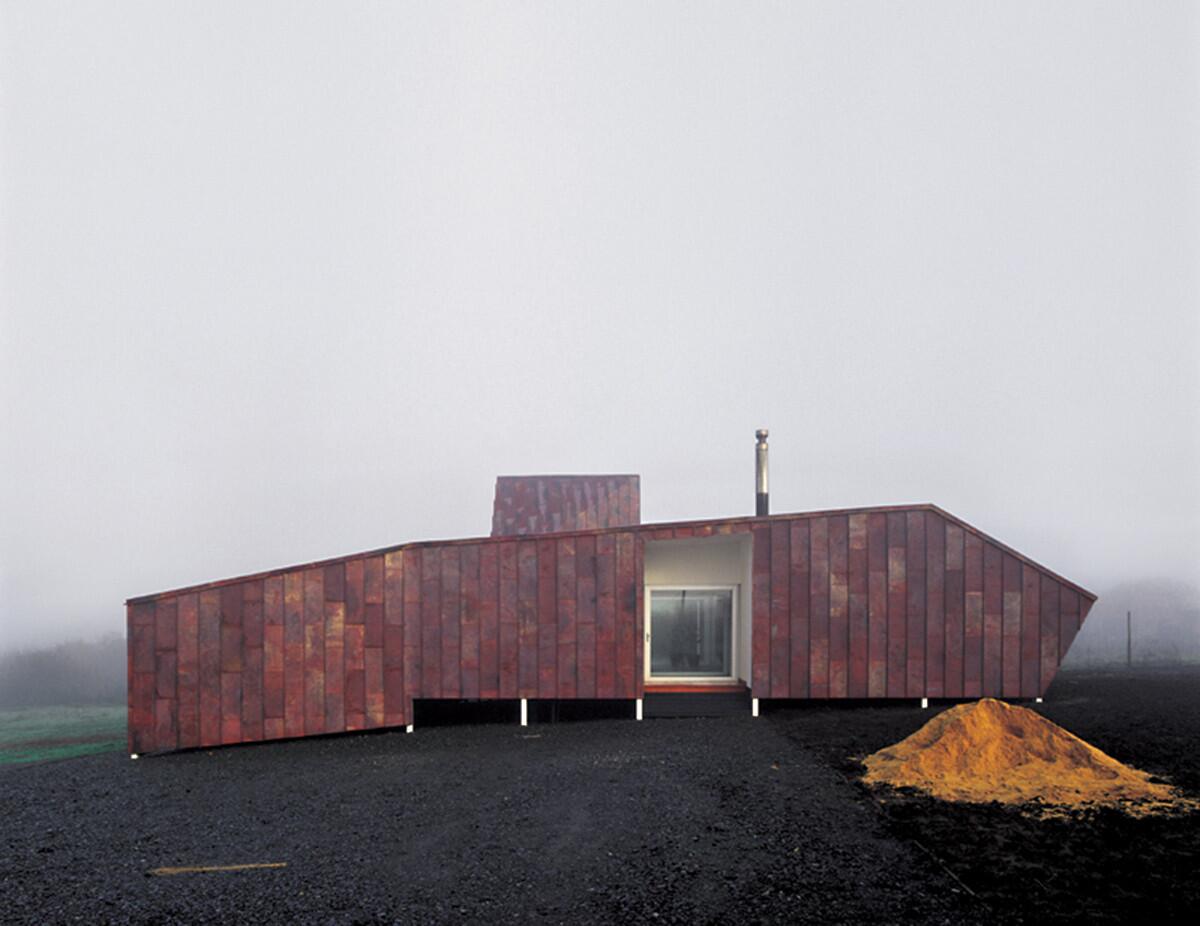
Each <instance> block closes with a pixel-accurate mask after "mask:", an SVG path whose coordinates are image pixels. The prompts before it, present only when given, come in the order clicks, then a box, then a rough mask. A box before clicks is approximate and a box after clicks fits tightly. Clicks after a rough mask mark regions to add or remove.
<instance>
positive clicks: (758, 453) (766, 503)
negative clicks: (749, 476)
mask: <svg viewBox="0 0 1200 926" xmlns="http://www.w3.org/2000/svg"><path fill="white" fill-rule="evenodd" d="M754 436H755V437H756V438H758V444H757V445H756V446H755V448H754V490H755V495H754V514H755V515H756V516H757V517H760V518H764V517H766V516H767V515H768V514H770V513H771V502H770V497H769V496H768V494H767V429H766V428H759V429H758V430H757V431H755V432H754Z"/></svg>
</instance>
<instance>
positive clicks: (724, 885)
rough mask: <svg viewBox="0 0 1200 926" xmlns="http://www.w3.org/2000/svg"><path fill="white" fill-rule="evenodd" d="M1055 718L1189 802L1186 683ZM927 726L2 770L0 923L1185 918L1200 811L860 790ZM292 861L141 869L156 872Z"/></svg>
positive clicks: (827, 725)
mask: <svg viewBox="0 0 1200 926" xmlns="http://www.w3.org/2000/svg"><path fill="white" fill-rule="evenodd" d="M1041 707H1042V708H1043V709H1044V712H1045V713H1046V714H1047V715H1048V716H1050V717H1051V718H1052V719H1054V720H1055V721H1057V722H1059V723H1062V724H1063V725H1064V726H1066V727H1067V728H1068V729H1070V730H1072V731H1073V732H1076V733H1078V734H1079V735H1081V736H1083V737H1084V738H1085V739H1088V740H1090V741H1091V742H1093V743H1094V744H1095V745H1097V746H1099V747H1100V748H1102V749H1105V750H1106V751H1108V752H1110V753H1111V754H1112V755H1114V756H1116V757H1117V758H1119V759H1122V760H1123V761H1127V762H1131V763H1133V764H1136V765H1139V766H1140V767H1142V768H1145V769H1147V770H1150V771H1154V772H1156V773H1158V774H1162V775H1165V776H1168V777H1170V778H1171V780H1172V781H1175V782H1177V783H1179V784H1181V785H1183V786H1185V787H1186V788H1188V789H1189V790H1190V792H1191V793H1192V794H1193V795H1198V796H1200V756H1198V755H1197V753H1198V747H1197V743H1200V670H1192V671H1179V670H1176V671H1173V672H1154V673H1139V674H1135V675H1124V674H1121V675H1105V674H1095V673H1092V674H1082V673H1080V674H1070V675H1066V674H1064V675H1063V676H1062V677H1061V678H1060V679H1059V680H1058V681H1056V683H1055V685H1054V686H1053V688H1052V689H1051V692H1050V695H1049V698H1048V700H1047V703H1046V704H1045V705H1042V706H1041ZM935 710H936V708H935V709H931V710H929V711H921V710H919V709H917V708H916V707H915V706H912V705H907V704H905V705H891V706H866V707H857V708H855V707H837V708H814V707H804V706H799V707H788V706H783V707H782V709H774V710H771V711H769V712H766V713H765V714H764V716H763V717H761V718H759V719H757V720H754V719H751V718H750V717H732V718H722V719H710V720H655V721H650V720H647V721H644V722H642V723H636V722H634V721H623V720H606V721H581V722H575V723H558V724H542V725H537V726H530V727H528V728H525V729H522V728H520V727H516V726H510V725H487V726H469V727H464V726H458V727H437V728H435V727H428V728H425V729H419V730H418V731H417V732H416V733H414V734H412V735H406V734H404V733H385V734H376V735H363V736H358V735H350V736H342V737H331V738H324V739H317V740H297V741H293V742H287V743H277V744H268V745H259V746H245V747H235V748H226V749H219V750H213V751H211V752H206V751H198V752H192V753H186V754H178V755H171V756H161V757H154V758H146V759H141V760H138V761H136V762H133V761H130V760H129V759H127V758H125V757H122V756H116V755H101V756H88V757H82V758H78V759H70V760H64V761H61V762H53V763H45V764H41V765H33V766H10V767H7V768H5V769H2V770H0V819H2V820H3V823H2V824H0V846H2V849H3V856H2V857H0V889H2V890H3V904H4V906H3V907H0V921H3V922H5V923H57V922H74V921H81V922H87V923H103V922H138V923H167V922H271V923H274V922H280V923H282V922H306V923H355V922H400V923H410V922H452V921H459V922H547V923H557V922H569V923H575V922H620V923H624V922H653V923H660V922H661V923H675V922H679V923H682V922H687V923H718V922H721V923H725V922H739V923H740V922H748V923H753V922H762V923H784V922H787V923H803V922H819V923H863V922H872V923H947V924H959V923H993V922H1012V923H1020V922H1029V923H1040V922H1083V921H1084V920H1087V921H1089V922H1090V921H1100V922H1104V921H1110V922H1122V921H1132V920H1133V919H1135V918H1136V919H1138V920H1148V921H1150V922H1170V921H1180V922H1182V921H1184V920H1185V919H1186V921H1187V922H1189V923H1190V922H1193V921H1194V916H1195V913H1196V911H1197V910H1198V909H1200V818H1198V817H1193V818H1191V819H1186V818H1185V819H1173V820H1130V819H1127V818H1125V817H1122V816H1120V815H1118V814H1115V813H1111V812H1105V813H1096V814H1092V815H1090V816H1088V817H1086V818H1084V819H1081V820H1072V821H1070V822H1063V821H1041V822H1039V821H1034V820H1031V819H1028V818H1026V817H1023V816H1021V815H1020V814H1017V813H1015V812H1013V811H1010V810H1005V809H1002V808H998V807H976V808H971V807H962V806H957V805H941V804H938V803H937V802H934V801H930V800H927V799H921V798H917V797H914V796H904V795H892V796H888V797H886V798H885V799H880V798H878V797H875V796H872V795H870V794H869V793H868V792H867V791H866V790H865V789H863V788H862V787H861V786H860V785H858V784H857V783H856V781H855V776H856V774H857V770H858V768H857V764H856V762H855V761H854V757H856V756H861V755H864V754H866V753H868V752H870V751H873V750H874V749H877V748H879V747H880V746H883V745H886V744H887V743H890V742H894V741H895V740H897V739H899V738H901V737H903V736H905V735H907V734H908V733H910V732H912V731H913V730H915V729H916V728H917V727H918V726H920V725H921V724H922V723H924V722H925V721H926V720H928V719H929V718H930V717H931V716H932V715H933V713H934V712H935ZM265 862H285V863H286V867H284V868H277V869H256V870H247V871H235V872H221V873H204V874H180V875H174V876H166V877H163V876H155V877H152V876H149V875H147V872H148V871H149V870H151V869H154V868H159V867H165V866H186V865H232V864H245V863H265Z"/></svg>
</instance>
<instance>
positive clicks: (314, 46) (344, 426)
mask: <svg viewBox="0 0 1200 926" xmlns="http://www.w3.org/2000/svg"><path fill="white" fill-rule="evenodd" d="M1198 26H1200V20H1198V17H1197V7H1196V6H1195V5H1193V4H1188V3H1154V4H1144V3H1127V4H1118V3H1096V2H1080V3H1055V4H1046V3H1044V2H1042V0H1038V2H1029V3H1003V4H977V3H963V2H958V0H955V2H946V3H924V4H896V3H882V2H881V3H866V2H864V3H836V4H835V3H819V4H818V3H809V4H801V3H797V4H792V3H748V2H744V0H739V2H727V3H696V2H686V3H682V2H681V3H653V4H642V3H624V4H614V3H494V4H493V3H470V4H463V3H438V4H434V3H427V4H419V5H418V4H344V3H327V4H317V3H299V4H298V3H291V2H289V3H269V4H254V5H247V4H242V3H226V4H218V3H202V4H201V3H188V4H160V3H151V2H147V3H116V2H110V3H104V4H79V3H66V4H59V3H50V2H38V3H17V2H5V3H3V4H0V399H2V403H0V415H2V418H0V421H2V431H0V442H2V443H0V467H2V471H0V477H2V478H0V649H3V648H5V647H8V646H19V645H27V644H32V643H43V642H51V641H54V640H58V639H63V638H66V637H71V636H77V635H90V634H94V633H99V632H102V631H104V630H109V629H119V628H121V627H122V626H123V621H124V608H123V601H124V599H125V598H127V597H130V596H134V595H139V594H145V593H149V592H153V591H158V590H162V589H167V588H172V587H178V586H182V585H186V584H190V583H195V582H202V581H208V580H212V579H217V578H222V577H226V576H231V575H237V574H243V573H247V572H252V571H257V570H260V569H265V568H272V567H278V566H284V565H288V564H292V563H298V562H305V561H309V560H313V559H317V558H321V557H327V556H334V555H340V554H346V553H351V552H355V551H359V550H366V549H373V548H377V547H380V546H385V545H388V544H394V543H400V542H403V541H406V540H419V539H431V538H442V537H455V536H475V535H483V534H486V533H487V532H488V528H489V524H490V512H491V494H492V489H493V480H494V477H495V476H496V475H497V474H519V473H531V472H555V473H558V472H563V473H569V472H637V473H640V474H641V475H642V512H643V519H644V520H647V521H654V520H670V519H680V518H697V517H716V516H722V515H733V514H745V513H751V512H752V511H753V504H754V485H753V446H754V436H753V432H754V429H755V428H756V427H761V426H767V427H769V428H770V429H771V467H772V469H771V492H772V510H773V511H776V512H785V511H803V510H810V509H815V508H824V507H847V506H860V505H884V504H901V503H911V502H923V501H932V502H934V503H936V504H938V505H940V506H942V507H944V508H946V509H948V510H949V511H951V512H952V513H954V514H956V515H958V516H960V517H962V518H964V519H965V520H967V521H969V522H971V523H973V524H974V525H976V526H977V527H979V528H981V529H982V530H984V531H986V532H988V533H991V534H993V535H994V536H996V537H998V538H999V539H1001V540H1002V541H1004V542H1005V543H1007V544H1009V545H1011V546H1013V547H1015V548H1016V549H1018V550H1020V551H1021V552H1023V553H1025V554H1027V555H1029V556H1031V557H1033V558H1034V559H1036V560H1038V561H1039V562H1041V563H1042V564H1044V565H1045V566H1047V567H1049V568H1050V569H1053V570H1055V571H1058V572H1061V573H1062V574H1064V575H1066V576H1067V577H1068V578H1070V579H1072V580H1074V581H1076V582H1078V583H1080V584H1082V585H1084V586H1086V587H1088V588H1090V589H1092V590H1093V591H1100V590H1101V589H1103V588H1104V587H1106V586H1107V585H1109V584H1111V583H1112V582H1115V581H1118V580H1121V579H1126V578H1131V577H1140V576H1144V575H1163V576H1171V577H1174V578H1177V579H1179V578H1182V579H1187V580H1193V579H1195V578H1196V572H1197V570H1196V564H1197V562H1200V321H1198V306H1200V273H1198V267H1200V264H1198V258H1200V173H1198V172H1200V141H1198V140H1200V102H1198V101H1200V66H1198V57H1197V51H1198V38H1197V36H1198V31H1200V30H1198Z"/></svg>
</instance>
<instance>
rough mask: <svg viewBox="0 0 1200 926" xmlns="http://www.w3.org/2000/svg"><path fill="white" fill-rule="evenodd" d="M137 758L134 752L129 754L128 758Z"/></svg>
mask: <svg viewBox="0 0 1200 926" xmlns="http://www.w3.org/2000/svg"><path fill="white" fill-rule="evenodd" d="M137 757H138V754H137V753H136V752H131V753H130V754H129V758H131V759H136V758H137Z"/></svg>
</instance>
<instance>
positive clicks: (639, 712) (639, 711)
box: [637, 698, 642, 720]
mask: <svg viewBox="0 0 1200 926" xmlns="http://www.w3.org/2000/svg"><path fill="white" fill-rule="evenodd" d="M637 719H638V720H641V719H642V699H641V698H638V699H637Z"/></svg>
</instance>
